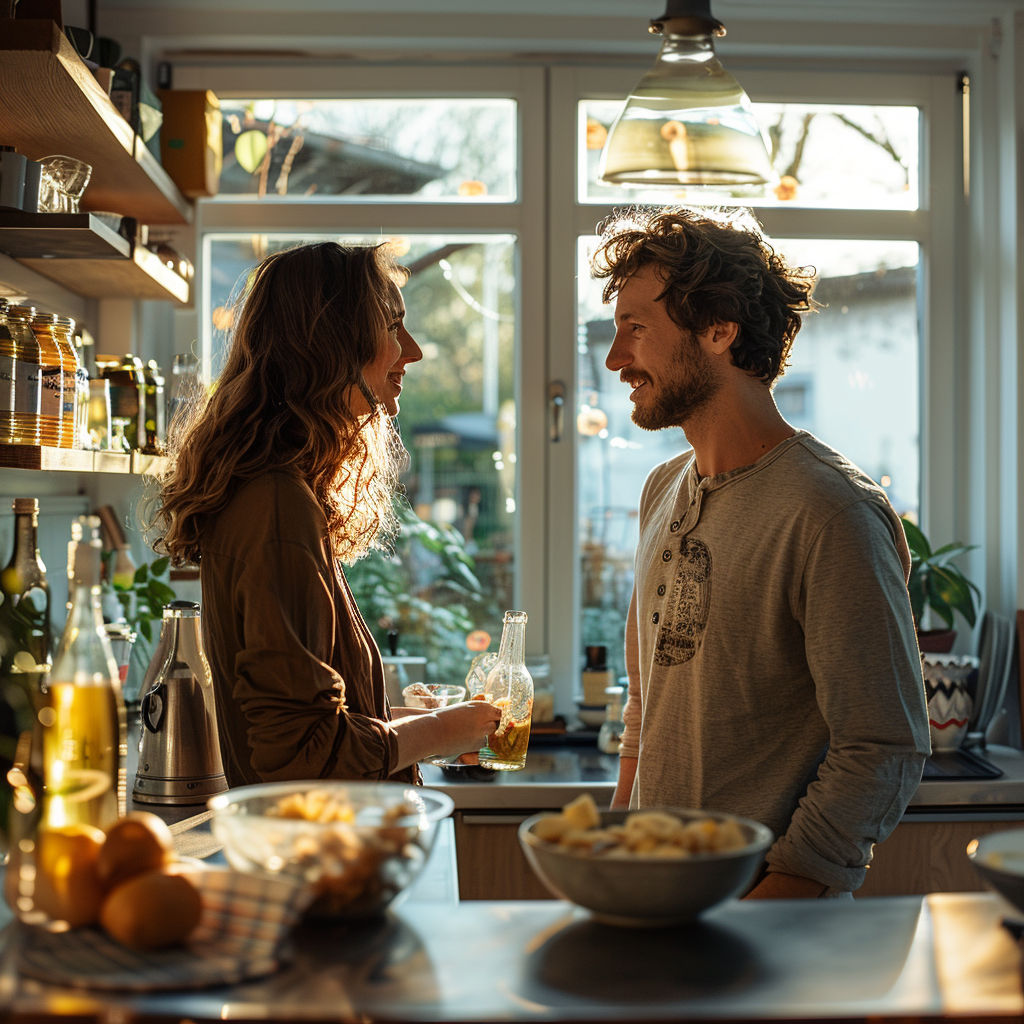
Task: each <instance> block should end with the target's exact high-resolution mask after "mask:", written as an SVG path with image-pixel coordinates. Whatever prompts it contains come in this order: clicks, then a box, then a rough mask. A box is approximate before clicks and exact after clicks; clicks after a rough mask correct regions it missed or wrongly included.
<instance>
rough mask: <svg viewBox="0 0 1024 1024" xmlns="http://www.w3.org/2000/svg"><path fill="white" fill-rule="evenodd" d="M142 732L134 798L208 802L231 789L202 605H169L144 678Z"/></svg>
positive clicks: (140, 800)
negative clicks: (219, 733) (203, 632)
mask: <svg viewBox="0 0 1024 1024" xmlns="http://www.w3.org/2000/svg"><path fill="white" fill-rule="evenodd" d="M142 693H143V697H142V706H141V708H140V711H141V715H142V737H141V739H140V740H139V770H138V772H137V773H136V775H135V786H134V788H133V789H132V800H133V802H134V803H149V804H174V805H181V804H205V803H206V800H207V798H208V797H211V796H213V795H214V794H215V793H223V792H224V790H226V789H227V788H228V783H227V779H226V778H225V777H224V766H223V763H222V762H221V757H220V742H219V740H218V738H217V716H216V713H215V710H214V704H213V683H212V682H211V679H210V665H209V663H208V662H207V660H206V655H205V654H204V653H203V642H202V639H201V637H200V632H199V605H198V604H196V603H195V602H194V601H172V602H171V603H170V604H169V605H167V607H166V608H164V616H163V623H162V626H161V629H160V640H159V642H158V643H157V648H156V653H155V654H154V655H153V659H152V661H150V663H149V668H148V669H147V671H146V678H145V679H144V680H143V683H142Z"/></svg>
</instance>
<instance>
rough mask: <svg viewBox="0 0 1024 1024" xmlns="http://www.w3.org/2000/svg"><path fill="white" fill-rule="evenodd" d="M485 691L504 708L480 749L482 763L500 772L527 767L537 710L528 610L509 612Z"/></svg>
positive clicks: (488, 696)
mask: <svg viewBox="0 0 1024 1024" xmlns="http://www.w3.org/2000/svg"><path fill="white" fill-rule="evenodd" d="M483 692H484V693H485V694H486V695H487V700H488V701H490V702H491V703H492V704H494V705H496V706H497V707H498V708H500V709H501V721H500V722H499V723H498V728H497V729H495V730H494V732H492V733H491V735H490V736H488V737H487V746H486V747H483V748H482V749H481V750H480V764H482V765H484V766H485V767H486V768H494V769H497V770H499V771H515V770H516V769H519V768H523V767H525V765H526V748H527V745H528V744H529V742H530V716H531V714H532V713H533V678H532V677H531V676H530V673H529V671H528V670H527V668H526V612H514V611H509V612H505V618H504V620H503V625H502V629H501V645H500V646H499V648H498V657H497V660H496V661H495V662H494V665H493V666H492V667H491V670H490V671H489V672H488V673H487V678H486V680H485V682H484V690H483Z"/></svg>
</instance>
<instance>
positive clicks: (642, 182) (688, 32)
mask: <svg viewBox="0 0 1024 1024" xmlns="http://www.w3.org/2000/svg"><path fill="white" fill-rule="evenodd" d="M650 31H651V32H652V33H653V34H655V35H663V36H664V42H663V43H662V44H661V51H660V52H659V54H658V59H657V60H656V61H655V62H654V67H652V68H651V70H650V71H648V72H647V74H646V75H644V77H643V78H642V79H641V80H640V84H639V85H637V87H636V88H635V89H634V90H633V92H632V93H631V94H630V96H629V99H627V100H626V105H625V106H624V107H623V109H622V112H621V113H620V114H619V116H618V118H617V119H616V121H615V123H614V124H613V125H612V128H611V131H610V132H609V133H608V140H607V142H606V143H605V146H604V151H603V152H602V154H601V169H600V172H599V175H598V178H599V180H600V181H602V182H604V183H605V184H607V185H626V186H632V187H648V188H649V187H651V186H658V185H665V186H669V187H675V188H678V187H681V186H687V185H716V186H720V187H721V186H731V187H741V186H752V185H763V184H765V183H767V182H769V181H771V180H773V178H774V177H775V174H774V172H773V170H772V164H771V159H770V158H769V156H768V149H767V146H766V143H765V138H764V135H763V134H762V131H761V128H760V126H759V125H758V123H757V120H756V119H755V117H754V112H753V110H752V109H751V106H750V99H749V98H748V96H747V94H746V93H745V92H744V91H743V88H742V86H740V84H739V82H737V81H736V79H735V78H733V76H732V75H730V74H729V72H728V71H726V70H725V68H723V67H722V64H721V62H720V61H719V60H718V58H717V57H716V56H715V47H714V42H713V40H712V37H713V36H724V35H725V26H724V25H722V23H721V22H720V21H718V20H717V19H716V18H714V17H712V15H711V0H668V10H667V11H666V12H665V14H663V15H662V16H661V17H660V18H657V19H655V20H654V21H652V22H651V26H650Z"/></svg>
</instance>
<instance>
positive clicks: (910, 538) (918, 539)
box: [900, 518, 932, 560]
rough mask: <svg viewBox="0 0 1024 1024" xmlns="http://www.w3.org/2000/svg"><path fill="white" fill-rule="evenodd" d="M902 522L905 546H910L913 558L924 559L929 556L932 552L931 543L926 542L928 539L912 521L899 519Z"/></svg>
mask: <svg viewBox="0 0 1024 1024" xmlns="http://www.w3.org/2000/svg"><path fill="white" fill-rule="evenodd" d="M900 522H901V523H902V524H903V532H904V534H906V537H907V547H909V548H910V553H911V555H913V556H914V558H918V559H922V560H923V559H926V558H930V557H931V554H932V548H931V545H930V544H929V543H928V539H927V538H926V537H925V535H924V534H923V533H922V532H921V530H920V528H919V527H918V526H917V525H916V524H915V523H912V522H911V521H910V520H909V519H902V518H901V519H900Z"/></svg>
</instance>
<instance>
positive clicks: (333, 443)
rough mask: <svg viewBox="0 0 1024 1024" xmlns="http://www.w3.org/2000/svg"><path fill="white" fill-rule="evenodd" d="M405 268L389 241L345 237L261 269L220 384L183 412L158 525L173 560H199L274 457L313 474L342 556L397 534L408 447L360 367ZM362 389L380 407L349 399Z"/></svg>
mask: <svg viewBox="0 0 1024 1024" xmlns="http://www.w3.org/2000/svg"><path fill="white" fill-rule="evenodd" d="M406 276H407V272H406V271H405V268H402V267H399V266H398V265H397V264H396V263H395V262H394V260H393V258H392V257H391V255H390V250H389V249H388V247H387V246H386V245H377V246H342V245H338V244H337V243H335V242H318V243H316V244H312V245H300V246H297V247H295V248H292V249H287V250H285V251H283V252H278V253H274V254H273V255H271V256H268V257H267V258H266V259H265V260H263V262H262V263H260V265H259V266H258V267H257V268H256V270H255V271H254V272H253V273H252V275H251V276H250V279H249V283H248V287H247V288H246V289H245V290H244V292H243V293H242V295H241V297H240V299H239V302H238V303H237V304H236V306H235V316H234V323H233V327H232V330H231V344H230V349H229V352H228V357H227V361H226V363H225V366H224V370H223V372H222V373H221V375H220V377H219V378H218V380H217V383H216V386H215V387H214V389H213V391H212V394H211V395H210V396H209V398H208V399H207V400H206V401H205V405H204V406H203V407H202V408H197V409H193V410H191V411H190V414H189V415H188V417H187V421H185V422H182V418H181V417H178V416H176V423H175V424H174V426H173V429H172V431H171V444H170V447H171V451H170V459H171V469H170V471H169V473H168V474H167V475H166V476H165V477H164V480H163V483H162V485H161V487H160V492H159V496H158V499H157V500H158V510H157V512H156V517H155V523H154V526H155V530H154V532H155V533H156V534H157V537H158V540H157V546H158V548H159V550H161V551H163V552H165V553H167V554H168V555H170V557H171V559H172V561H173V563H174V564H175V565H180V564H182V563H185V562H193V563H198V562H199V559H200V556H201V554H202V537H203V527H204V524H205V523H206V521H207V520H208V518H209V517H210V516H211V515H214V514H216V513H217V512H219V511H220V510H221V509H223V508H224V506H225V505H227V503H228V502H229V501H230V500H231V498H232V497H233V496H234V494H235V492H236V491H237V490H238V488H239V487H240V486H241V485H242V484H244V483H245V482H246V481H248V480H251V479H253V478H254V477H256V476H259V475H261V474H263V473H266V472H267V471H268V470H272V469H289V470H292V471H294V472H296V473H297V474H299V475H300V476H301V477H302V478H303V479H304V480H305V481H306V482H307V483H308V484H309V486H310V488H311V489H312V491H313V494H314V495H316V498H317V501H318V502H319V503H320V507H321V508H322V509H323V511H324V515H325V516H326V517H327V525H328V529H329V531H330V536H331V542H332V545H333V548H334V552H335V554H336V556H337V557H339V558H341V559H342V560H343V561H345V562H353V561H355V560H357V559H358V558H360V557H362V555H364V554H366V553H367V551H369V550H370V548H371V547H373V546H375V545H376V546H384V545H385V544H386V543H387V542H388V541H389V540H390V539H391V538H392V537H393V535H394V533H395V532H396V531H397V520H396V518H395V513H394V511H393V508H392V498H393V495H394V493H395V491H396V490H397V488H398V473H399V471H400V469H401V468H402V465H403V462H404V458H405V455H406V453H405V449H404V448H403V447H402V443H401V440H400V439H399V438H398V434H397V431H396V430H395V428H394V426H393V425H392V423H391V418H390V417H389V416H388V414H387V412H386V410H385V409H384V407H383V405H381V404H380V403H378V402H377V400H376V398H375V397H374V395H373V394H372V392H371V391H370V388H369V387H368V386H367V383H366V381H365V379H364V378H363V368H364V367H365V366H366V365H367V364H368V363H369V362H371V360H372V359H373V358H374V356H375V355H376V354H377V353H378V351H379V349H380V346H381V345H382V344H383V341H384V338H385V336H386V334H387V330H388V326H389V324H390V322H391V321H392V320H393V318H394V312H395V310H394V309H393V308H392V296H393V295H395V294H396V293H397V287H396V285H397V283H398V282H399V281H402V282H404V280H405V279H406ZM353 388H358V389H359V391H360V392H362V394H363V395H364V396H365V398H366V400H367V402H368V403H369V405H370V408H371V410H372V411H371V412H370V413H369V415H362V416H360V415H358V414H356V413H355V412H353V411H352V409H351V408H350V407H349V404H348V397H349V396H350V395H351V394H352V389H353Z"/></svg>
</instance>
